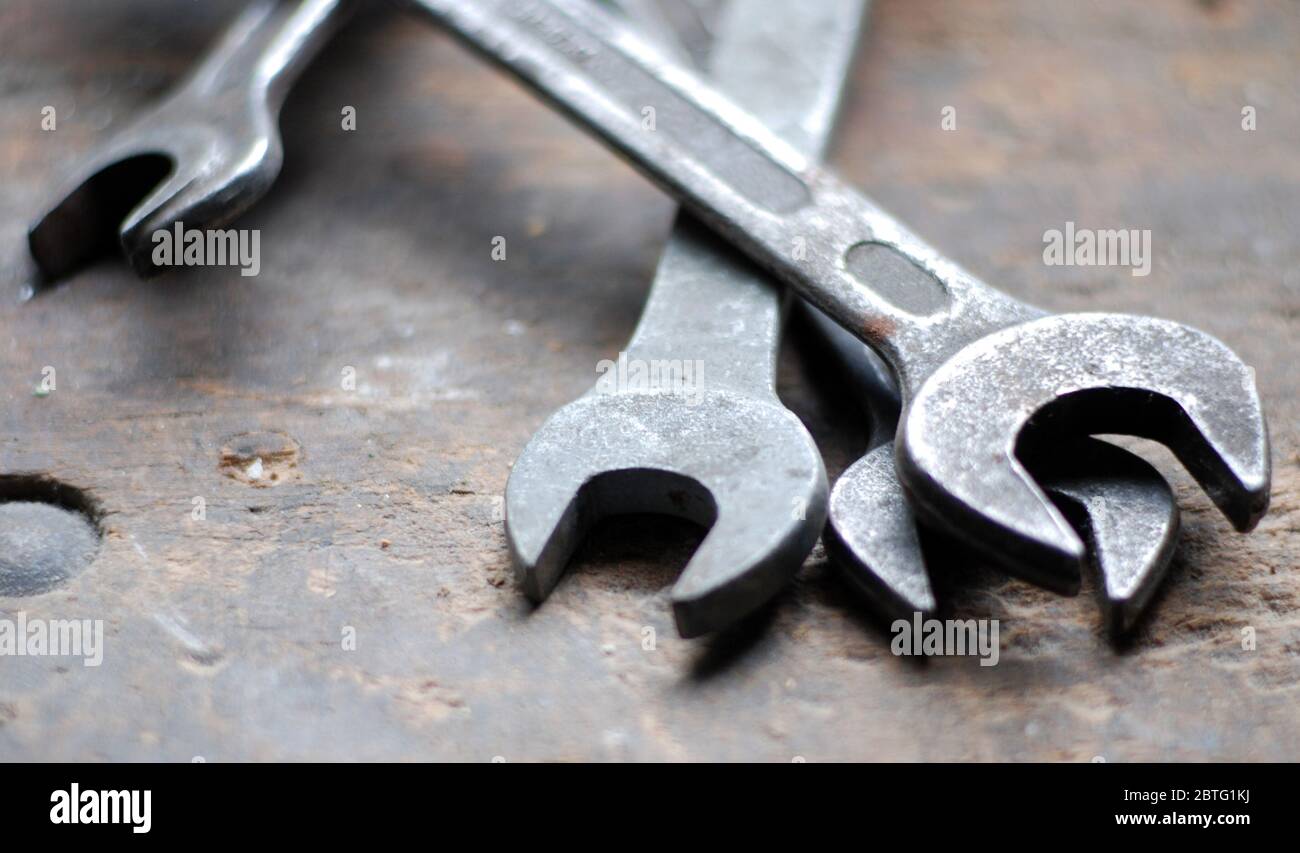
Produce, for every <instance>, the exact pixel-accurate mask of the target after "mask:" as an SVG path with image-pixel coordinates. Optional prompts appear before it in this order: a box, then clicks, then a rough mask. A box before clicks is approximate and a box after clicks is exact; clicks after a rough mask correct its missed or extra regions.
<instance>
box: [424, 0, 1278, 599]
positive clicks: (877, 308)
mask: <svg viewBox="0 0 1300 853" xmlns="http://www.w3.org/2000/svg"><path fill="white" fill-rule="evenodd" d="M413 2H415V3H416V5H417V6H418V7H420V8H422V9H423V10H425V11H426V12H428V13H429V14H430V15H431V16H432V17H433V18H434V19H435V20H437V21H438V22H440V23H442V24H443V25H445V26H446V27H448V28H449V29H450V30H451V31H452V32H454V33H455V34H457V35H458V36H459V37H460V38H461V39H462V40H464V41H465V42H467V43H468V44H470V45H471V46H472V47H475V48H476V49H478V50H479V51H481V52H482V53H483V54H484V55H486V56H487V57H488V58H490V59H492V60H494V61H496V62H497V63H499V64H500V65H502V66H504V67H505V68H506V69H508V70H510V71H511V72H513V73H514V74H515V75H516V76H517V77H518V78H519V79H521V80H522V81H523V82H525V83H527V84H528V85H530V86H531V87H532V88H534V89H535V90H537V91H538V92H540V93H542V94H544V95H545V96H546V97H547V98H548V99H549V100H550V101H551V102H553V103H554V104H556V105H558V106H559V107H560V108H562V109H563V110H565V111H566V112H567V113H568V114H569V115H570V116H571V117H573V118H575V119H576V120H577V121H578V122H579V123H581V124H583V125H584V126H586V127H588V128H589V129H590V130H592V131H593V132H594V133H595V134H597V135H598V136H599V137H601V138H602V139H603V140H604V141H605V142H606V143H608V144H609V145H610V146H611V147H613V148H614V149H615V150H616V151H619V152H620V153H622V154H623V155H625V156H626V157H627V158H628V159H629V160H630V161H631V162H633V163H634V164H636V165H637V166H639V167H640V168H641V169H642V170H643V171H644V172H645V173H646V174H647V175H648V176H650V177H651V178H652V179H654V180H656V181H658V182H659V183H660V184H661V186H663V187H664V188H665V189H667V190H668V191H669V192H671V193H673V194H674V195H676V196H677V197H678V198H679V200H681V201H682V202H683V204H685V205H686V206H687V207H688V208H689V209H690V210H691V211H692V212H694V213H695V214H696V215H697V216H699V217H700V219H701V220H702V221H703V222H705V224H707V225H709V226H710V227H711V228H713V229H714V230H715V231H716V232H717V233H718V234H720V235H721V236H723V237H724V238H725V239H727V240H729V241H731V242H732V243H733V244H734V245H736V246H737V247H739V248H740V249H742V250H743V251H745V252H746V253H747V254H749V255H750V256H751V257H752V258H753V259H754V260H755V261H757V262H758V263H759V265H760V266H763V267H764V268H766V269H768V270H769V271H771V272H773V273H774V274H776V275H777V277H779V278H781V279H782V280H784V281H786V282H787V283H788V284H790V285H791V286H792V287H793V288H794V289H795V290H796V291H798V292H799V293H800V294H801V295H803V296H804V297H805V298H806V299H807V300H808V301H809V302H811V303H813V304H814V305H815V306H816V307H818V308H820V309H822V310H823V311H825V312H826V313H827V314H828V315H830V316H831V317H832V318H834V319H835V321H836V322H838V323H839V324H840V325H842V326H844V327H845V328H847V329H849V330H850V331H851V332H853V334H854V335H855V336H857V337H858V338H860V339H861V340H862V341H864V342H865V343H867V344H869V345H871V346H872V347H873V348H874V349H875V350H876V351H877V352H878V353H880V354H881V355H882V356H883V357H884V358H885V360H886V361H887V362H888V364H889V366H890V369H891V371H892V373H893V375H894V377H895V379H896V381H897V382H898V386H899V389H900V391H901V394H902V398H903V402H904V414H903V419H902V421H901V424H900V428H899V431H898V436H897V442H896V443H897V449H896V461H897V469H898V473H899V476H900V478H901V481H902V483H903V485H904V487H905V488H906V489H907V491H908V495H909V498H910V502H911V504H912V506H913V508H914V509H915V510H917V511H918V512H920V513H921V514H922V515H924V516H925V518H926V519H927V520H929V521H930V522H931V523H934V524H938V525H942V526H944V527H945V529H947V530H948V531H950V532H952V533H954V534H957V535H958V536H960V537H962V538H963V539H965V540H966V541H967V542H969V543H970V544H972V545H975V546H978V547H982V548H984V549H986V550H989V551H991V552H992V553H995V554H998V555H999V556H1000V557H1002V558H1004V559H1006V560H1008V561H1012V562H1016V563H1019V564H1020V565H1021V566H1022V567H1024V570H1025V571H1027V572H1028V571H1043V572H1044V573H1045V574H1046V575H1051V574H1056V575H1062V574H1065V575H1070V574H1077V573H1078V572H1079V570H1080V568H1081V566H1082V564H1083V562H1084V560H1085V558H1086V551H1085V549H1084V546H1083V542H1082V540H1081V539H1080V538H1079V536H1078V535H1077V534H1076V533H1075V532H1074V530H1073V528H1072V527H1071V526H1070V524H1069V523H1068V521H1067V520H1066V519H1065V517H1064V516H1063V515H1062V513H1061V512H1060V510H1058V509H1057V508H1056V506H1055V505H1054V504H1053V503H1052V501H1051V499H1050V498H1049V497H1048V496H1047V495H1046V494H1045V493H1044V492H1043V491H1042V489H1041V488H1039V486H1038V485H1037V484H1036V483H1035V482H1034V480H1033V478H1032V476H1031V475H1030V474H1029V473H1028V471H1027V470H1026V469H1025V467H1024V465H1023V463H1022V462H1021V460H1020V459H1019V458H1018V455H1017V454H1018V447H1019V442H1020V440H1021V438H1022V434H1026V433H1034V434H1036V435H1039V436H1047V435H1049V434H1050V433H1052V432H1062V431H1069V432H1074V433H1080V434H1095V433H1101V432H1114V433H1128V434H1135V435H1142V436H1145V437H1148V438H1152V439H1155V440H1158V441H1162V442H1163V443H1165V444H1166V445H1168V446H1169V447H1170V449H1172V450H1173V451H1174V453H1175V454H1176V455H1177V456H1178V458H1179V459H1180V461H1182V463H1183V464H1184V466H1186V467H1187V469H1188V470H1189V472H1190V473H1191V474H1192V475H1193V477H1195V478H1196V479H1197V481H1198V482H1199V483H1200V484H1201V486H1202V488H1204V489H1205V490H1206V492H1207V493H1208V494H1209V496H1210V497H1211V498H1212V499H1213V500H1214V502H1215V503H1216V504H1217V505H1218V506H1219V508H1220V510H1221V511H1222V512H1223V513H1224V515H1225V516H1226V517H1227V518H1228V519H1229V520H1230V521H1231V522H1232V523H1233V524H1234V525H1235V526H1236V527H1237V528H1238V529H1239V530H1243V531H1245V530H1249V529H1251V528H1252V527H1254V525H1255V524H1256V523H1257V522H1258V520H1259V518H1260V517H1261V516H1262V515H1263V514H1264V512H1265V511H1266V509H1267V507H1268V494H1269V483H1270V461H1269V452H1268V431H1267V428H1266V426H1265V422H1264V415H1263V411H1262V409H1261V407H1260V403H1259V396H1258V393H1257V391H1256V389H1255V382H1254V377H1253V374H1252V372H1251V371H1250V369H1249V368H1247V367H1246V366H1245V365H1244V364H1242V363H1241V361H1240V360H1239V359H1238V358H1237V357H1236V355H1235V354H1234V353H1233V352H1232V351H1231V350H1230V349H1228V347H1226V346H1225V345H1224V344H1222V343H1221V342H1219V341H1218V340H1216V339H1214V338H1212V337H1211V336H1209V335H1207V334H1205V333H1203V332H1199V331H1197V330H1195V329H1191V328H1189V327H1187V326H1184V325H1181V324H1179V323H1174V322H1169V321H1165V320H1158V319H1155V318H1147V317H1133V316H1127V315H1118V314H1071V315H1057V316H1048V315H1045V314H1044V313H1043V312H1042V311H1040V310H1038V309H1036V308H1033V307H1031V306H1029V305H1027V304H1025V303H1022V302H1020V301H1018V300H1015V299H1012V298H1011V297H1009V296H1007V295H1005V294H1002V293H1000V292H998V291H996V290H994V289H993V288H991V287H989V286H988V285H986V284H984V283H983V282H980V281H979V280H977V279H976V278H974V277H973V276H971V275H970V274H969V273H967V272H965V271H964V270H962V269H960V268H959V267H957V266H955V265H954V264H953V263H951V262H950V261H948V260H946V259H944V258H943V257H941V256H940V255H939V254H938V253H937V252H935V251H934V250H933V249H931V248H930V247H929V246H927V245H926V244H925V243H923V242H922V241H921V240H920V239H919V238H918V237H916V236H915V235H914V234H912V233H911V232H910V231H909V230H908V229H907V228H906V227H905V226H903V225H902V224H901V223H899V222H898V221H897V220H895V219H894V218H893V217H891V216H889V215H888V214H887V213H885V212H884V211H883V210H881V209H880V208H879V207H877V206H876V205H875V204H874V203H873V202H871V201H870V200H869V199H867V198H866V197H865V196H863V195H862V194H861V193H859V192H857V191H856V190H854V189H853V188H852V187H850V186H849V185H848V184H846V183H845V182H844V181H842V180H840V179H839V178H838V177H836V176H835V175H834V174H833V173H832V172H830V171H829V170H827V169H824V168H821V167H819V166H817V165H816V164H815V163H813V162H811V161H810V159H809V158H808V157H806V156H804V155H802V154H801V153H800V152H799V151H797V150H796V149H794V148H793V147H792V146H790V145H789V144H788V143H786V142H784V141H783V140H781V139H780V138H779V137H778V136H776V135H775V134H773V133H772V132H771V131H770V130H768V129H767V128H766V127H764V126H763V124H762V122H760V121H759V120H757V119H755V118H754V117H753V116H752V115H749V114H748V113H747V112H745V111H744V110H743V109H742V108H740V107H738V106H737V105H736V104H734V103H733V102H732V101H730V100H729V99H728V98H726V96H724V95H723V94H722V93H720V92H718V91H717V90H716V89H714V88H712V87H710V86H708V85H707V84H705V83H703V82H702V81H700V80H699V79H698V78H697V77H695V76H694V75H692V74H691V73H690V72H689V71H687V70H685V69H683V68H681V67H679V66H678V65H676V64H674V63H673V62H671V61H669V60H668V59H666V58H665V57H664V56H662V55H661V54H660V53H658V52H656V51H655V50H654V49H653V48H651V47H650V46H649V45H647V44H646V43H645V42H644V41H642V40H641V39H639V38H638V37H637V36H636V35H635V34H634V33H632V32H631V31H629V30H627V29H626V28H624V27H621V26H619V25H618V24H617V22H615V21H614V20H612V19H611V18H609V17H608V16H607V15H606V14H604V13H601V12H600V11H599V10H598V9H595V8H593V7H591V6H590V5H587V4H582V3H578V2H574V0H413ZM646 106H653V107H654V108H655V109H656V113H657V116H658V121H657V122H656V124H655V128H654V129H649V128H647V127H646V126H645V125H644V124H643V122H642V115H643V110H644V108H645V107H646Z"/></svg>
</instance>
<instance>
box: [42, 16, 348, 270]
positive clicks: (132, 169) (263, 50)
mask: <svg viewBox="0 0 1300 853" xmlns="http://www.w3.org/2000/svg"><path fill="white" fill-rule="evenodd" d="M354 8H355V0H298V2H289V0H254V2H252V3H249V4H248V6H247V7H246V8H245V9H244V10H243V12H242V13H241V14H240V15H239V17H238V18H236V19H235V20H234V22H233V23H231V25H230V26H229V27H228V28H227V29H226V31H225V32H224V33H223V34H222V36H221V38H220V39H219V40H218V41H217V43H216V45H215V46H214V47H213V49H212V50H211V51H210V52H209V53H208V54H207V56H205V57H204V59H203V61H202V63H201V64H200V65H199V66H198V67H197V68H196V69H195V70H194V71H193V72H192V73H191V74H190V75H189V76H188V77H187V78H186V79H185V80H184V82H182V83H181V84H180V85H179V86H178V87H177V88H176V89H175V90H173V91H172V92H171V93H170V94H169V95H167V97H166V98H165V99H164V100H163V101H162V102H161V103H159V104H158V105H157V106H155V107H153V108H152V109H150V110H149V111H148V112H146V113H144V114H143V115H141V116H139V117H137V118H135V119H133V120H132V121H131V122H130V123H129V124H128V125H126V126H125V127H123V128H122V129H120V130H118V131H116V132H115V133H113V135H112V136H110V137H109V138H108V139H107V140H106V141H105V142H104V143H103V144H101V145H99V146H98V147H97V148H96V150H95V151H94V153H93V154H91V156H90V157H89V158H88V159H86V160H85V161H84V162H82V163H81V164H80V166H79V167H78V168H77V169H76V170H75V172H74V173H73V175H72V177H71V178H70V179H69V180H68V181H67V182H66V188H65V190H64V191H63V192H62V193H61V194H60V195H59V197H58V198H59V201H58V202H57V203H55V204H54V205H53V206H52V207H51V208H50V209H49V210H48V211H47V212H46V213H45V214H44V215H42V216H41V217H40V219H38V220H37V222H36V224H35V225H33V226H32V228H31V230H30V231H29V233H28V245H29V247H30V249H31V254H32V258H33V259H34V260H35V261H36V265H37V268H38V270H39V272H40V274H41V277H42V279H43V280H44V281H45V282H54V281H57V280H59V279H61V278H64V277H66V276H68V275H71V274H72V273H74V272H76V271H77V270H78V269H80V268H81V267H82V266H84V265H85V264H87V263H89V262H90V261H92V260H94V259H95V258H97V257H99V256H101V255H103V254H105V253H107V252H109V251H112V247H113V246H114V244H117V245H119V246H120V247H121V250H122V251H123V252H124V253H125V255H126V258H127V260H128V261H129V262H130V263H131V265H132V266H133V267H134V268H135V270H136V272H137V273H138V274H139V275H141V276H153V275H157V274H158V273H159V272H161V271H162V269H161V268H160V267H157V266H155V265H154V263H153V258H152V250H153V243H152V235H153V234H154V233H155V232H157V231H159V230H166V229H170V228H171V227H172V226H173V225H174V224H175V223H177V222H183V223H184V224H185V225H186V226H188V227H192V228H199V229H202V228H216V227H220V226H221V225H224V224H226V223H227V222H230V221H231V220H233V219H235V218H236V217H238V216H239V215H240V214H241V213H243V212H244V211H245V210H247V209H248V208H249V207H251V206H252V205H253V203H254V202H256V201H257V200H258V199H259V198H261V197H262V196H263V195H264V194H265V193H266V191H267V190H268V189H269V188H270V186H271V184H272V183H273V182H274V181H275V178H276V176H277V175H278V174H279V173H280V164H281V162H282V160H283V149H282V146H281V142H280V133H279V130H278V127H277V123H278V117H279V114H280V107H281V105H282V104H283V103H284V99H285V96H286V95H287V94H288V92H289V89H290V87H291V86H292V85H293V83H294V81H295V80H297V79H298V75H299V74H300V73H301V72H302V70H303V69H304V68H305V67H306V66H307V64H308V62H310V60H311V58H312V57H313V56H315V55H316V53H317V51H319V50H320V48H321V47H322V46H323V45H324V44H325V42H326V41H327V40H328V38H329V37H330V35H332V34H333V33H334V32H335V30H337V29H338V27H339V26H340V25H341V24H342V22H343V20H344V19H345V17H346V15H347V14H348V13H349V12H351V11H352V10H353V9H354Z"/></svg>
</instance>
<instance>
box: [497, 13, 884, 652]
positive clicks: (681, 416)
mask: <svg viewBox="0 0 1300 853" xmlns="http://www.w3.org/2000/svg"><path fill="white" fill-rule="evenodd" d="M735 5H736V4H733V9H732V10H730V11H731V14H730V15H728V16H726V18H725V20H724V21H723V22H722V23H721V24H720V37H719V40H718V41H717V43H716V44H715V45H714V50H713V55H712V65H713V70H714V74H715V78H716V79H717V80H718V82H719V84H720V85H722V86H725V87H726V88H728V89H729V90H730V91H731V92H733V93H734V94H735V95H736V96H737V97H739V98H742V99H744V100H745V101H746V103H747V104H748V105H749V106H750V107H751V108H752V109H754V110H756V111H757V112H758V113H759V114H760V115H762V116H763V118H764V120H766V121H768V122H769V123H771V124H773V125H774V126H775V127H777V128H779V129H780V131H781V132H782V133H784V134H785V135H786V137H787V138H788V139H791V140H792V141H793V143H794V144H796V145H797V146H799V148H800V149H801V150H804V151H807V152H809V154H810V155H815V154H817V153H819V152H820V151H821V150H822V149H823V148H824V146H825V144H826V142H827V140H828V138H829V136H830V131H831V126H832V124H833V123H834V116H835V112H836V106H837V103H838V100H839V93H840V91H841V88H842V86H843V82H844V79H845V77H846V76H847V74H848V69H849V64H850V60H851V57H852V53H853V48H854V45H855V44H856V43H857V40H858V31H859V27H860V25H861V22H862V20H863V10H864V6H865V0H815V2H807V3H803V4H799V5H798V6H795V5H792V4H788V3H784V2H780V0H763V2H761V3H759V2H754V3H750V4H739V6H740V7H741V8H739V9H736V8H734V6H735ZM760 6H761V11H762V12H763V14H762V15H754V14H752V12H754V11H756V8H755V7H760ZM742 13H743V14H742ZM773 55H784V56H786V57H788V58H789V60H790V64H789V65H788V66H777V65H775V64H774V63H772V62H771V61H770V57H771V56H773ZM778 84H779V88H778ZM782 309H783V299H782V292H781V289H780V288H779V286H778V285H776V284H775V283H774V282H772V281H771V280H770V279H769V278H767V277H766V276H764V275H762V274H761V273H760V272H759V271H758V270H756V269H754V268H753V267H752V266H751V265H750V264H749V263H748V262H747V261H746V260H745V259H744V258H743V257H741V256H739V255H738V254H736V253H735V252H734V251H731V250H730V249H729V248H728V247H727V246H726V245H725V244H723V243H721V242H720V241H719V240H718V239H717V238H715V237H713V236H712V235H710V234H709V233H708V232H707V231H705V230H704V229H703V228H702V227H701V226H700V225H698V224H697V223H696V222H694V221H693V220H692V219H690V218H689V217H687V216H682V217H679V219H678V222H677V223H676V226H675V228H674V231H673V234H672V236H671V238H670V240H669V243H668V246H667V248H666V249H665V251H664V255H663V258H662V260H661V263H660V266H659V269H658V271H657V272H656V275H655V279H654V283H653V285H652V288H651V291H650V296H649V299H648V301H647V303H646V307H645V311H644V313H643V314H642V316H641V320H640V322H639V323H638V324H637V328H636V331H635V333H634V334H633V337H632V340H631V342H630V343H629V344H628V346H627V351H626V355H625V357H623V358H621V360H620V364H623V363H627V364H640V365H648V364H652V363H654V362H655V361H659V362H661V363H662V362H674V361H676V362H686V363H690V362H697V363H698V364H700V365H702V367H703V368H704V374H703V380H702V382H700V383H699V384H700V387H699V388H697V389H694V390H695V394H694V399H692V396H691V395H689V394H683V393H673V389H670V388H652V389H648V390H647V389H639V388H638V389H627V388H626V387H615V388H613V389H607V388H604V387H603V386H602V383H597V386H596V387H595V388H593V389H592V390H591V391H589V392H588V393H587V394H586V395H585V396H583V397H580V398H579V399H577V400H575V401H573V402H572V403H570V404H568V405H566V406H564V407H563V408H561V409H560V410H559V411H557V412H556V413H555V414H554V415H552V416H551V418H550V419H548V420H547V421H546V423H544V424H543V425H542V427H541V428H540V429H539V430H538V431H537V433H536V435H534V436H533V438H532V439H531V440H530V441H529V442H528V444H527V445H526V446H525V447H524V450H523V452H522V453H521V454H520V456H519V459H518V460H517V461H516V462H515V465H514V468H513V469H512V470H511V474H510V479H509V481H508V483H507V484H506V535H507V538H508V540H509V544H510V552H511V556H512V558H513V562H514V565H515V569H516V573H517V575H518V578H519V582H520V585H521V586H522V588H523V590H524V592H525V594H526V595H528V596H529V597H530V598H532V599H533V600H535V601H540V600H542V599H544V598H545V597H546V596H547V595H548V594H549V593H550V591H551V590H552V589H553V588H554V587H555V585H556V583H557V582H558V580H559V577H560V574H561V572H562V571H563V569H564V566H565V564H566V563H567V562H568V560H569V557H570V555H571V554H572V552H573V550H574V548H575V547H576V545H577V542H578V541H579V539H580V538H581V537H582V535H583V534H584V532H585V530H586V529H587V528H588V527H589V526H590V524H591V523H592V522H593V521H595V520H596V519H598V518H601V517H604V516H606V515H611V514H615V513H626V512H660V513H667V514H672V515H680V516H684V517H686V518H689V519H691V520H694V521H696V522H698V523H701V524H703V525H711V529H710V530H709V533H708V535H707V536H706V538H705V539H704V541H703V542H702V543H701V545H700V547H699V549H698V550H697V551H696V553H695V554H694V555H693V557H692V558H691V561H690V562H689V564H688V565H687V566H686V568H685V570H684V571H683V572H682V575H681V578H680V579H679V580H678V582H677V583H676V585H675V586H674V587H673V591H672V602H673V613H674V618H675V621H676V623H677V628H678V631H679V633H680V634H681V635H682V636H685V637H694V636H698V635H700V634H703V633H706V632H709V631H714V630H717V629H719V628H722V627H725V626H726V625H727V624H729V623H731V622H732V621H734V620H736V619H738V618H740V617H741V616H743V615H745V614H746V613H748V612H750V611H752V610H753V609H754V608H756V607H758V606H759V605H761V604H762V603H763V602H764V601H766V600H767V599H769V598H770V597H771V596H772V595H773V594H774V593H775V592H776V591H777V590H779V589H780V588H781V587H782V586H784V584H785V583H786V582H787V581H788V580H789V578H790V577H791V575H793V573H794V572H795V571H796V570H797V569H798V568H799V566H800V565H802V564H803V560H804V558H805V557H806V556H807V555H808V552H809V551H811V550H812V547H813V545H815V544H816V542H817V537H818V535H819V533H820V532H821V529H822V527H823V524H824V522H825V518H826V472H825V469H824V467H823V465H822V461H821V455H820V453H819V452H818V450H817V446H816V444H815V443H814V442H813V439H812V437H811V436H810V435H809V434H808V432H807V430H806V429H804V427H803V425H802V424H801V423H800V422H799V420H798V418H796V417H795V415H794V414H792V413H791V412H790V411H788V410H787V409H786V408H785V407H784V406H783V405H782V404H781V402H780V400H779V399H778V398H777V396H776V388H775V386H776V356H777V350H778V345H779V341H780V327H781V320H782V315H783V313H784V312H783V310H782ZM679 390H680V389H679Z"/></svg>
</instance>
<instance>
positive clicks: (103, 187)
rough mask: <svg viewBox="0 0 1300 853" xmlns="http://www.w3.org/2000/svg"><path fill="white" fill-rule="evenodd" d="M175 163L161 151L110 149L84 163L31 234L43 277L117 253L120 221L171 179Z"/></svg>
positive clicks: (54, 277)
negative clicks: (142, 200)
mask: <svg viewBox="0 0 1300 853" xmlns="http://www.w3.org/2000/svg"><path fill="white" fill-rule="evenodd" d="M175 162H176V161H175V158H174V157H173V156H172V155H170V154H167V153H165V152H161V151H158V152H147V151H136V150H128V151H122V152H120V153H119V151H118V149H117V148H116V147H110V148H109V149H107V150H106V151H105V152H104V154H102V155H101V156H99V157H96V158H95V159H94V160H92V161H91V162H90V163H88V164H86V165H84V166H83V167H82V168H81V169H80V170H79V171H78V173H77V174H76V176H75V177H74V178H73V179H71V180H69V181H68V182H67V190H66V192H64V193H63V194H62V195H61V196H60V198H59V201H58V202H57V203H56V204H54V205H53V206H51V207H50V209H49V210H48V211H46V212H45V214H44V215H42V216H41V217H40V218H39V219H38V220H37V221H36V223H35V224H34V225H33V226H32V227H31V229H30V230H29V231H28V233H27V244H28V248H29V249H30V251H31V255H32V259H33V260H34V261H35V262H36V267H37V269H38V270H39V272H40V275H41V278H42V279H43V281H44V282H46V283H52V282H56V281H59V280H60V279H63V278H66V277H67V276H69V275H71V274H73V273H74V272H76V271H77V270H78V269H80V268H81V267H83V266H85V265H86V264H88V263H90V262H91V261H93V260H94V259H95V258H97V257H100V256H102V255H104V254H109V253H111V252H113V251H115V250H116V247H117V245H118V239H117V230H118V225H119V223H120V222H122V221H123V219H124V218H126V217H127V216H128V214H130V213H131V211H132V209H133V208H135V207H137V206H138V204H139V202H140V200H141V199H142V198H143V197H144V196H145V195H146V194H148V193H151V192H155V191H156V188H158V187H160V186H161V185H162V184H163V183H164V182H170V181H171V179H172V176H173V174H174V172H175Z"/></svg>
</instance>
